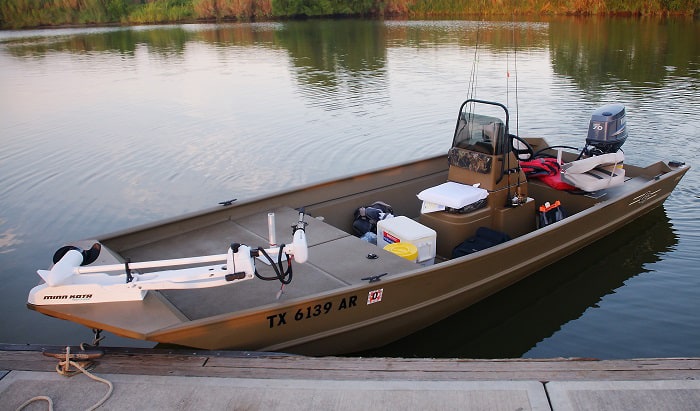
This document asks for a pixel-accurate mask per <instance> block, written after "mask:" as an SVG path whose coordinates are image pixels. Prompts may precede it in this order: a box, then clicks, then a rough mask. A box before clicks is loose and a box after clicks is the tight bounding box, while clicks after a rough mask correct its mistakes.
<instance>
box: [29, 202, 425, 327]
mask: <svg viewBox="0 0 700 411" xmlns="http://www.w3.org/2000/svg"><path fill="white" fill-rule="evenodd" d="M268 212H274V213H275V219H276V224H275V226H276V238H277V239H278V241H279V242H280V243H282V242H283V241H284V240H285V239H287V240H289V241H291V237H292V230H291V227H292V226H293V225H294V224H295V223H296V222H297V220H298V217H299V213H298V211H296V210H294V209H292V208H289V207H280V208H277V209H274V210H264V211H261V212H260V213H256V214H254V215H249V216H247V217H243V218H240V219H237V220H235V221H233V220H225V221H220V222H218V223H216V224H212V225H210V226H207V227H203V228H200V229H196V230H194V231H189V232H186V233H182V234H179V235H175V236H171V237H168V238H166V239H163V240H160V241H155V242H153V243H150V244H148V245H145V246H139V247H135V248H132V249H128V250H125V251H123V252H122V255H123V257H124V258H126V259H129V260H130V261H132V262H138V261H148V260H161V259H170V258H182V257H193V256H200V255H210V254H222V253H225V252H226V249H227V248H228V247H229V245H230V244H231V243H232V242H237V243H241V244H247V245H249V246H251V247H257V246H262V247H268V246H269V243H268V241H269V239H268V224H267V221H268V218H267V216H268ZM314 217H319V216H307V217H306V222H307V223H308V225H307V228H306V233H307V242H308V246H309V259H308V261H307V262H306V263H304V264H297V263H293V281H292V283H291V284H289V285H286V286H285V287H284V293H283V295H282V296H281V299H282V300H290V299H295V298H300V297H305V296H308V295H312V294H317V293H320V292H324V291H330V290H334V289H337V288H340V287H344V286H347V285H350V284H359V283H362V282H364V281H365V280H362V279H363V278H366V277H369V276H373V275H379V274H383V273H389V274H393V273H398V272H405V271H409V270H412V269H416V268H419V267H420V266H418V265H417V264H415V263H413V262H411V261H408V260H406V259H404V258H402V257H399V256H397V255H395V254H392V253H390V252H388V251H385V250H383V249H381V248H380V247H377V246H376V245H373V244H370V243H368V242H366V241H363V240H361V239H359V238H357V237H355V236H354V235H352V234H349V233H347V232H345V231H342V230H340V229H338V228H336V227H333V226H331V225H330V224H326V223H324V222H323V221H322V220H321V219H320V218H314ZM75 244H76V245H78V246H81V247H89V245H88V244H91V242H90V241H84V242H80V243H75ZM184 244H186V245H187V246H186V247H185V246H184ZM107 245H108V244H107ZM370 253H374V254H376V255H377V256H378V258H376V259H369V258H367V256H368V254H370ZM96 263H97V264H113V263H123V260H121V259H118V258H117V257H115V256H114V255H113V254H112V253H111V252H109V250H108V248H107V247H103V251H102V253H101V255H100V257H99V259H98V260H97V262H96ZM256 267H257V269H258V272H259V273H260V274H261V275H263V276H266V277H271V276H274V275H275V274H274V271H273V269H272V267H270V266H269V265H267V264H265V263H263V262H262V261H260V260H258V261H256ZM144 272H145V271H144ZM280 286H281V284H280V282H279V281H276V280H275V281H261V280H258V279H253V280H250V281H243V282H239V283H236V284H232V285H229V286H223V287H213V288H200V289H190V290H163V291H149V292H148V294H147V295H146V297H145V298H144V300H143V301H135V302H114V303H101V304H74V305H56V306H52V307H51V310H52V312H53V313H55V314H58V315H57V316H60V317H61V318H65V319H70V318H71V317H78V318H82V319H84V320H87V321H94V326H95V327H97V328H101V327H102V325H104V324H109V325H110V326H113V327H116V328H118V329H121V330H122V331H123V332H124V334H125V335H127V336H129V335H131V336H134V337H136V336H137V334H136V333H141V334H148V333H151V332H153V331H156V330H160V329H162V328H165V327H170V326H173V325H177V324H179V323H182V322H186V321H188V320H198V319H202V318H208V317H212V316H216V315H220V314H226V313H231V312H237V311H241V310H246V309H252V308H256V307H261V306H264V305H267V304H274V303H276V302H278V301H279V300H277V294H278V292H279V290H280ZM203 302H206V303H203ZM143 305H147V307H143ZM39 310H41V308H39Z"/></svg>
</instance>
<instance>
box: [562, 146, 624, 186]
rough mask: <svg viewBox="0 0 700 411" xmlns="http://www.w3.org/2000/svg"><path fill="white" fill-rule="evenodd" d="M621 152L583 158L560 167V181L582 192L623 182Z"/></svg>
mask: <svg viewBox="0 0 700 411" xmlns="http://www.w3.org/2000/svg"><path fill="white" fill-rule="evenodd" d="M624 159H625V155H624V154H623V153H622V151H619V150H618V151H617V152H615V153H607V154H602V155H599V156H593V157H588V158H584V159H582V160H576V161H572V162H571V163H566V164H564V165H562V167H561V169H562V173H561V179H562V181H564V182H565V183H568V184H571V185H572V186H574V187H576V188H578V189H581V190H583V191H588V192H591V191H597V190H601V189H604V188H608V187H614V186H617V185H620V184H622V183H623V182H624V181H625V169H624V168H622V162H623V161H624Z"/></svg>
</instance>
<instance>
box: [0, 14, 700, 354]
mask: <svg viewBox="0 0 700 411" xmlns="http://www.w3.org/2000/svg"><path fill="white" fill-rule="evenodd" d="M699 34H700V33H698V26H697V24H696V25H693V24H689V23H687V22H686V21H685V20H677V21H676V20H670V19H669V20H664V19H653V20H636V19H576V18H570V19H553V20H551V21H548V22H515V23H514V22H511V21H502V22H498V21H497V22H475V21H416V22H413V21H386V22H380V21H357V20H340V21H327V20H310V21H305V22H284V23H251V24H222V25H215V24H202V25H182V26H160V27H159V26H148V27H131V28H106V29H61V30H39V31H28V32H0V89H2V90H3V93H4V94H3V97H5V96H9V97H6V98H3V99H0V124H2V126H3V133H2V134H0V142H2V144H3V149H2V150H0V187H2V190H0V209H2V211H3V214H2V216H0V279H2V281H3V284H5V287H3V289H2V290H0V293H2V295H0V309H2V311H3V312H6V313H9V314H8V315H7V316H6V317H5V319H6V321H8V322H11V324H10V325H11V326H8V327H0V341H3V342H46V343H50V342H54V343H59V344H62V343H64V342H76V341H74V339H75V338H79V337H76V336H75V335H78V334H79V333H78V332H76V331H75V330H76V327H77V326H76V327H74V326H71V325H69V324H65V323H64V322H61V321H56V320H53V319H50V318H46V317H43V316H40V317H36V316H37V315H38V314H36V313H34V312H30V311H29V310H26V308H25V302H26V301H25V300H26V291H27V290H28V289H30V288H31V286H33V285H35V284H36V275H35V274H34V271H35V270H36V269H37V268H39V267H41V268H43V267H45V266H46V265H48V264H49V263H50V260H49V258H50V256H51V255H52V254H53V251H55V248H56V247H57V245H59V244H62V242H65V241H70V240H75V239H77V238H86V237H90V236H93V235H95V234H101V233H104V232H110V231H115V230H121V229H124V228H127V227H130V226H133V225H137V224H141V223H146V222H152V221H154V220H158V219H162V218H166V217H170V216H174V215H178V214H181V213H183V212H189V211H194V210H198V209H201V208H204V207H209V206H212V205H215V204H216V203H217V202H219V201H222V200H227V199H230V198H234V197H235V198H239V199H244V198H249V197H251V196H258V195H262V194H264V193H267V192H270V191H276V190H279V189H282V188H287V187H291V186H295V185H299V184H306V183H310V182H317V181H321V180H327V179H330V178H333V177H338V176H340V175H345V174H348V173H355V172H360V171H366V170H368V169H371V168H376V167H379V166H385V165H389V164H395V163H397V162H400V161H405V160H409V159H416V158H419V157H424V156H429V155H435V154H440V153H445V152H446V150H447V148H448V145H449V143H450V141H451V134H452V132H453V127H454V115H455V114H456V113H455V110H456V109H457V107H458V106H459V104H460V103H461V102H462V101H463V100H464V98H465V96H466V92H467V89H468V85H469V84H468V83H469V72H470V68H471V66H472V62H473V61H474V59H475V58H476V59H477V60H478V62H479V66H480V68H479V73H478V82H479V83H478V90H477V91H478V97H479V98H484V99H493V100H496V101H500V102H504V103H508V104H509V107H510V106H511V103H513V101H512V100H511V101H510V103H509V102H508V101H507V98H508V97H509V96H508V94H507V93H508V87H513V88H514V86H515V85H514V83H512V82H510V83H508V81H509V80H508V79H507V70H512V71H513V72H515V67H514V66H513V65H512V63H514V62H515V57H516V55H515V53H516V52H517V78H518V79H519V84H518V89H519V93H520V96H521V97H520V98H521V100H520V104H519V107H517V106H518V105H517V104H516V108H517V110H513V111H517V112H518V114H519V115H518V117H521V118H523V119H524V120H523V121H522V122H521V123H520V131H518V133H522V134H523V135H540V136H543V137H546V138H547V139H548V140H549V142H550V143H553V144H554V143H556V144H565V145H574V146H575V145H577V144H580V143H582V142H583V141H584V139H585V133H586V128H587V125H588V120H589V113H590V112H591V111H592V110H593V109H594V108H596V107H598V106H599V105H600V104H599V103H600V102H602V101H605V102H610V101H619V102H621V103H623V104H625V105H626V106H627V108H628V111H627V114H628V126H629V128H630V137H629V139H628V142H627V143H626V145H625V147H624V149H625V155H626V157H628V158H630V159H634V163H648V162H651V161H658V160H659V159H665V160H667V159H679V160H682V161H687V162H690V161H692V157H690V154H689V153H693V152H695V151H697V149H699V148H700V147H698V142H699V141H700V128H698V124H700V117H698V116H699V115H700V114H699V113H700V107H699V106H698V104H700V102H698V99H697V94H698V89H699V87H700V85H699V83H698V78H699V77H700V61H699V60H700V51H699V50H698V47H700V45H699V44H696V42H694V40H695V39H697V38H699V37H700V36H699ZM640 39H645V41H646V40H648V41H649V42H650V43H651V44H647V43H646V42H645V41H641V40H640ZM611 44H612V45H613V46H614V47H611V46H610V45H611ZM514 45H517V47H514ZM618 63H619V64H618ZM651 63H653V64H651ZM513 77H516V76H512V77H511V80H512V78H513ZM511 90H512V88H511ZM512 118H515V116H513V117H512ZM696 175H697V173H693V172H692V171H691V172H690V173H688V174H687V176H686V177H685V178H684V180H683V181H682V182H681V184H680V185H679V187H678V189H677V191H676V192H674V194H673V195H672V196H671V197H670V198H669V199H668V200H667V202H666V207H667V210H668V212H669V216H670V217H671V218H672V221H673V225H674V227H675V230H676V232H677V233H679V234H678V235H679V236H680V237H681V240H680V241H677V244H676V239H675V238H670V237H669V236H671V237H673V236H674V234H673V233H672V232H671V230H670V228H669V225H670V223H669V221H668V219H667V218H666V217H665V215H662V216H661V217H660V218H658V215H657V217H653V216H654V215H656V214H652V215H651V216H652V217H646V218H645V219H643V220H642V221H645V226H655V224H657V225H658V226H659V227H656V228H654V227H652V228H649V229H650V230H651V232H652V233H654V235H652V236H648V235H647V234H642V233H641V231H640V232H639V233H640V235H639V238H643V239H644V241H643V242H644V244H645V247H647V248H646V249H645V250H646V251H644V252H642V253H641V254H639V255H636V254H634V250H632V249H630V248H629V246H627V245H626V244H625V241H626V239H629V238H632V237H633V236H634V235H635V234H634V233H635V232H636V231H634V230H635V229H634V228H633V227H628V228H626V229H625V230H623V234H616V236H613V237H611V238H608V239H606V240H604V241H602V242H601V243H600V244H603V246H601V245H594V246H593V247H591V248H590V250H588V249H587V250H584V251H583V252H581V253H579V254H577V255H576V256H573V257H571V258H570V259H569V260H567V261H568V263H565V264H563V265H561V264H560V265H555V266H554V267H553V268H552V271H550V270H547V271H545V272H543V273H540V274H538V275H536V276H535V277H533V278H532V279H529V280H527V281H526V282H525V283H523V285H518V286H516V288H513V289H509V290H506V291H505V292H504V293H503V296H500V295H499V296H494V298H492V299H489V300H487V301H484V302H483V303H482V304H480V305H478V306H476V307H474V308H473V309H471V310H468V311H467V312H465V313H462V314H460V315H459V316H457V317H456V319H455V321H450V322H447V323H445V324H441V325H439V326H436V327H437V328H435V329H433V331H431V333H433V332H442V333H443V334H442V335H443V336H444V338H441V339H442V341H441V345H440V346H437V347H436V346H435V341H436V340H435V339H434V338H432V337H430V335H429V334H425V333H424V334H419V335H417V336H415V337H413V338H415V339H416V341H417V342H416V343H415V344H414V345H415V346H416V347H418V348H415V350H416V351H415V353H422V354H424V355H428V356H437V355H442V356H453V355H464V356H498V357H503V356H519V355H525V356H527V355H539V353H541V352H543V351H542V350H543V349H544V348H542V347H543V345H547V344H545V343H546V342H549V341H552V340H553V338H552V337H548V336H549V335H552V333H554V337H557V336H560V338H558V339H556V338H554V340H556V341H555V342H553V343H551V344H553V345H556V346H557V347H559V346H561V345H562V344H563V343H562V340H565V339H566V337H565V336H564V338H561V335H562V333H561V332H558V331H556V330H557V329H558V328H560V327H564V326H566V327H567V328H569V326H570V324H572V323H575V324H579V323H580V320H572V319H574V318H577V317H578V316H580V315H581V312H582V311H585V310H587V308H586V307H589V308H590V307H593V306H595V304H596V303H597V301H598V300H600V299H601V298H603V296H604V297H605V298H609V296H611V295H612V294H611V292H610V290H619V289H620V288H619V287H620V284H621V283H622V282H623V281H625V279H632V278H636V279H639V277H643V278H644V277H646V276H645V275H639V274H642V273H644V271H645V270H647V269H649V270H656V271H652V273H653V274H655V275H657V274H659V273H661V274H663V275H665V276H667V277H670V278H671V280H670V281H667V282H666V283H667V284H668V285H666V287H665V291H666V292H667V294H666V296H669V295H672V296H674V297H673V298H668V297H666V298H665V300H666V301H673V304H675V305H676V307H675V311H674V312H672V314H671V315H672V316H673V318H674V320H675V321H677V322H681V323H684V322H685V323H686V324H689V326H687V327H676V328H675V329H669V328H663V327H661V328H663V331H660V333H663V334H667V335H669V336H679V338H673V341H666V342H664V344H665V347H667V349H668V350H670V351H671V352H677V347H678V346H679V345H681V344H684V345H682V347H683V348H686V349H687V348H688V347H689V346H690V344H688V343H684V342H683V341H691V340H692V341H700V326H698V324H697V320H696V319H695V320H692V319H691V320H690V321H686V317H685V316H684V313H687V312H691V313H695V312H698V310H700V307H696V306H697V304H698V301H700V297H698V295H700V294H699V293H700V291H696V290H697V286H695V287H696V288H693V286H694V285H695V284H696V283H697V280H694V279H693V277H692V276H691V275H690V274H683V273H686V272H687V273H692V272H694V271H693V270H695V268H696V267H697V266H698V264H700V262H698V255H697V251H696V249H697V244H699V243H700V242H699V241H698V228H697V224H696V217H697V213H698V212H700V203H698V201H697V195H696V193H697V192H698V191H700V184H699V182H698V178H697V177H696ZM655 218H658V219H659V220H660V222H655V221H656V220H655ZM624 233H627V234H624ZM620 235H622V237H620ZM635 245H636V246H638V245H639V241H638V242H636V243H635ZM618 246H619V248H622V253H621V254H620V253H617V254H613V253H612V252H611V251H610V250H609V249H610V248H613V249H614V248H615V247H618ZM671 246H673V247H672V248H673V249H672V250H670V251H667V250H668V247H671ZM591 250H592V251H591ZM649 250H652V251H649ZM653 250H655V251H653ZM667 252H668V253H670V254H671V255H672V256H673V258H668V257H666V256H665V253H667ZM655 254H659V255H661V256H664V257H663V258H666V260H664V261H661V262H658V263H656V264H653V267H649V264H652V262H653V261H656V260H655V259H656V258H657V257H655ZM599 255H603V256H605V260H606V263H607V265H608V266H609V268H608V267H607V266H606V267H603V266H602V264H593V262H594V261H597V258H598V257H599ZM621 256H622V257H624V258H625V259H628V260H629V261H630V262H629V263H627V265H624V263H623V261H622V260H617V259H616V258H617V257H621ZM664 263H667V264H664ZM588 265H591V268H587V266H588ZM665 265H669V266H672V268H669V269H667V270H666V271H664V269H663V268H662V266H665ZM37 266H38V267H37ZM573 266H576V267H577V271H570V270H571V267H573ZM599 271H600V272H599ZM603 273H606V274H603ZM677 273H681V274H677ZM18 274H21V275H18ZM606 275H607V276H606ZM676 275H677V277H676ZM683 281H685V283H682V282H683ZM693 281H695V282H693ZM678 282H681V283H682V285H680V286H677V284H678ZM517 287H523V288H517ZM659 288H660V287H659ZM622 289H623V290H633V291H630V293H631V292H634V293H637V289H634V288H630V287H629V286H627V285H625V286H623V287H622ZM676 289H682V290H683V291H684V292H686V293H687V295H686V296H685V297H684V298H681V299H678V300H677V301H678V302H676V298H675V295H676V294H675V293H674V290H676ZM578 290H584V291H583V292H582V293H581V295H579V294H577V293H578ZM520 293H523V294H526V295H525V296H521V295H520ZM616 295H619V293H617V294H616ZM642 295H643V292H642ZM569 300H570V301H569ZM630 300H631V299H630V298H629V296H628V297H627V299H625V300H624V301H625V302H626V303H627V304H628V306H629V307H634V308H635V309H636V306H635V305H634V304H635V302H630ZM623 305H624V303H623ZM689 306H690V307H691V308H697V309H694V310H693V309H688V307H689ZM479 307H482V308H479ZM645 309H646V310H651V308H645ZM521 311H522V313H521ZM669 311H673V310H669ZM639 312H644V313H648V317H649V318H661V319H663V320H664V321H665V320H666V319H667V318H669V315H668V314H667V312H660V311H657V312H651V311H644V310H639ZM685 315H687V314H685ZM660 321H661V320H660ZM612 322H613V321H611V320H610V317H609V316H608V317H607V318H604V319H603V320H601V321H600V323H603V324H605V323H612ZM637 325H638V324H637ZM33 327H34V328H37V327H38V328H41V329H42V330H45V331H46V333H45V334H43V335H41V336H40V337H37V336H36V332H35V330H31V328H33ZM667 327H668V326H667ZM579 328H580V327H579ZM681 328H682V331H681ZM80 330H81V331H84V330H83V329H82V328H80ZM440 330H443V331H440ZM456 330H457V331H458V332H457V331H456ZM688 330H689V331H688ZM688 332H690V335H693V336H696V337H698V338H694V339H693V338H680V336H687V335H688ZM454 333H456V334H455V335H456V337H454V338H452V336H453V334H454ZM693 333H694V334H693ZM88 334H89V331H88ZM618 334H622V332H620V333H618ZM421 335H422V336H423V337H421ZM593 335H595V336H600V333H598V334H593ZM448 336H449V337H450V338H447V337H448ZM520 337H522V339H520ZM671 338H672V337H671ZM543 339H544V341H545V343H543ZM499 340H502V343H500V344H499ZM112 341H114V340H112ZM78 342H79V341H78ZM574 344H575V342H574ZM696 344H697V343H696ZM533 346H535V347H536V348H530V347H533ZM550 346H551V345H550ZM669 347H670V348H669ZM584 348H585V347H584ZM413 349H414V348H411V349H410V350H413ZM410 350H409V349H405V350H403V351H402V350H401V349H399V348H397V352H399V353H405V354H406V355H413V354H412V353H413V352H414V351H410ZM431 350H435V351H431ZM528 350H530V351H528ZM533 350H534V351H533ZM581 351H583V349H582V350H581ZM581 351H575V350H574V352H575V353H576V352H581ZM659 351H660V349H659V350H657V351H655V352H657V353H658V352H659ZM690 351H691V354H695V355H697V352H698V351H697V350H695V351H694V352H692V347H691V350H690ZM620 352H622V353H626V352H630V351H629V349H626V348H624V347H623V348H620V349H619V351H618V354H612V355H618V356H619V355H620V354H619V353H620ZM385 355H389V354H385ZM416 355H417V354H416ZM622 355H624V354H622Z"/></svg>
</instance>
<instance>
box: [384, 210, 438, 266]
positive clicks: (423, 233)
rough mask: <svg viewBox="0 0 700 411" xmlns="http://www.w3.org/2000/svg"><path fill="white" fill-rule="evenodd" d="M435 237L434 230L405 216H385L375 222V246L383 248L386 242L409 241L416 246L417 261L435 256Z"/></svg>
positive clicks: (423, 260)
mask: <svg viewBox="0 0 700 411" xmlns="http://www.w3.org/2000/svg"><path fill="white" fill-rule="evenodd" d="M436 237H437V233H436V232H435V230H433V229H432V228H429V227H426V226H424V225H423V224H421V223H419V222H417V221H414V220H412V219H410V218H408V217H405V216H398V217H393V218H387V219H386V220H381V221H379V222H378V223H377V246H379V247H381V248H384V247H385V246H386V245H387V244H393V243H401V242H406V243H411V244H413V245H414V246H416V248H418V260H417V262H419V263H423V262H425V261H428V260H431V261H432V260H433V259H434V258H435V240H436Z"/></svg>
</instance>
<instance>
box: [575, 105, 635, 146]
mask: <svg viewBox="0 0 700 411" xmlns="http://www.w3.org/2000/svg"><path fill="white" fill-rule="evenodd" d="M625 140H627V120H626V119H625V106H623V105H622V104H608V105H606V106H603V107H600V108H599V109H597V110H595V111H594V112H593V114H592V115H591V122H590V125H589V126H588V136H587V137H586V148H585V153H586V154H587V155H589V156H594V155H600V154H607V153H615V152H617V151H618V150H619V149H620V147H622V145H623V144H624V143H625Z"/></svg>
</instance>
